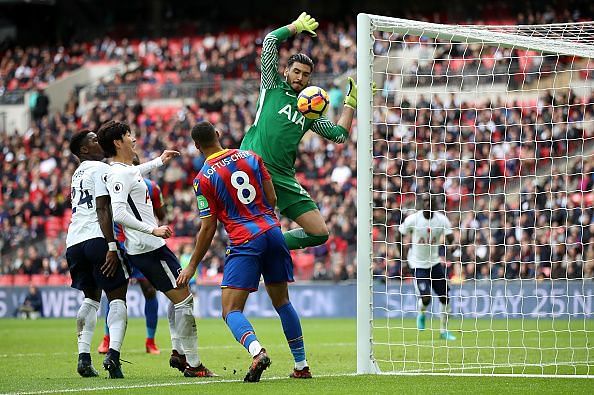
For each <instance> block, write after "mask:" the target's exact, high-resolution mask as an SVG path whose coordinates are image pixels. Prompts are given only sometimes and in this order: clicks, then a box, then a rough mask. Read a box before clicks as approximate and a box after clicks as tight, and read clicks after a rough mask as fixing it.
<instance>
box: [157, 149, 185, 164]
mask: <svg viewBox="0 0 594 395" xmlns="http://www.w3.org/2000/svg"><path fill="white" fill-rule="evenodd" d="M180 155H181V154H180V153H179V151H174V150H170V149H166V150H165V151H163V153H162V154H161V160H162V161H163V164H164V165H166V164H167V163H169V162H170V161H171V160H172V159H173V158H177V157H178V156H180Z"/></svg>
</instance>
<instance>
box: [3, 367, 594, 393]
mask: <svg viewBox="0 0 594 395" xmlns="http://www.w3.org/2000/svg"><path fill="white" fill-rule="evenodd" d="M420 374H421V375H424V376H457V377H482V378H492V377H493V378H495V377H505V378H517V379H524V378H554V379H594V376H588V375H571V376H560V375H551V374H549V375H545V374H523V375H519V374H492V375H485V374H479V373H412V372H397V373H381V375H385V376H419V375H420ZM349 376H353V377H354V376H357V374H356V373H339V374H321V375H316V377H320V378H328V377H349ZM285 379H288V377H278V376H275V377H266V378H265V379H264V381H276V380H285ZM241 382H243V380H241V379H221V380H208V381H194V380H191V381H178V382H168V383H151V384H133V385H122V386H115V385H114V386H104V387H85V388H69V389H59V390H44V391H27V392H6V393H2V394H0V395H38V394H57V393H64V392H81V391H87V392H91V391H113V390H116V391H117V390H128V389H139V388H152V387H176V386H181V385H209V384H222V383H241Z"/></svg>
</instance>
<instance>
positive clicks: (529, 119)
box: [373, 91, 594, 281]
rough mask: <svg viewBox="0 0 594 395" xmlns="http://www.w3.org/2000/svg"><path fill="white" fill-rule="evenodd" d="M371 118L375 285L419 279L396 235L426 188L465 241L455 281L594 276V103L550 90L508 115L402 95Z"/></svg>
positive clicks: (456, 257) (452, 253) (500, 109)
mask: <svg viewBox="0 0 594 395" xmlns="http://www.w3.org/2000/svg"><path fill="white" fill-rule="evenodd" d="M380 100H381V99H380ZM374 121H375V123H376V124H377V125H378V127H377V128H376V130H375V133H374V141H375V144H374V169H375V172H376V174H377V175H376V177H374V185H373V190H374V207H376V208H377V209H376V210H375V211H374V224H376V227H375V229H374V235H375V240H376V241H378V243H376V252H375V256H376V257H377V259H376V260H375V262H374V273H375V275H376V276H377V278H378V279H381V278H384V277H385V276H386V275H387V276H388V277H391V278H395V279H400V278H405V277H408V276H410V275H411V270H410V268H408V266H407V264H406V262H405V261H404V260H402V259H401V257H400V256H399V251H400V247H399V246H398V245H396V244H395V243H396V241H395V240H396V238H395V234H394V233H395V232H396V231H397V228H396V226H397V225H398V224H400V223H401V221H402V220H403V217H404V216H405V215H406V213H404V214H403V213H402V211H401V209H402V208H403V207H407V206H410V205H411V204H408V205H407V199H408V200H410V199H414V196H415V193H419V192H423V191H430V192H431V193H436V194H438V196H439V197H440V200H441V202H442V204H443V208H444V209H445V211H446V213H447V215H448V217H449V219H450V221H451V222H452V224H453V227H454V233H455V236H456V237H455V239H456V240H459V244H457V245H456V246H454V247H451V248H449V249H448V253H447V254H446V255H445V256H446V258H447V262H448V265H450V266H451V271H450V274H451V275H452V276H454V279H455V280H456V281H463V280H464V279H498V278H506V279H513V278H538V279H544V278H553V279H555V278H582V277H589V278H591V277H592V276H593V275H594V226H592V225H591V222H592V221H591V218H592V215H593V214H594V212H593V209H592V206H593V203H594V194H593V193H592V191H593V189H592V187H593V184H594V174H593V172H592V165H591V164H590V163H589V161H587V160H584V156H583V155H591V154H588V153H587V152H588V149H591V148H592V142H593V141H594V96H589V97H583V98H582V97H578V96H576V95H575V94H574V93H573V92H572V91H567V92H566V93H558V94H557V95H555V96H553V95H552V94H550V93H548V94H546V95H544V96H542V97H540V98H539V99H538V101H537V102H535V103H528V102H526V103H524V104H522V103H518V102H515V103H514V105H513V106H511V107H507V108H506V107H505V106H504V105H503V103H502V102H501V101H499V100H496V101H492V102H486V103H468V102H464V101H460V100H459V99H458V98H457V97H456V96H451V97H449V98H448V100H442V99H441V98H440V97H438V96H434V97H432V98H431V99H430V100H429V99H427V98H425V97H423V96H420V97H419V98H418V100H417V102H416V103H410V102H408V101H407V100H406V98H402V100H401V102H400V104H399V105H398V107H382V108H381V111H376V113H375V116H374ZM386 153H388V154H387V155H386ZM586 157H587V156H586ZM535 176H537V177H535ZM514 191H516V192H514ZM384 207H385V208H387V210H386V209H384ZM382 224H383V225H382ZM382 242H383V243H382ZM403 242H404V243H410V239H407V238H405V240H404V241H403Z"/></svg>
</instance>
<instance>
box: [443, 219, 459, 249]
mask: <svg viewBox="0 0 594 395" xmlns="http://www.w3.org/2000/svg"><path fill="white" fill-rule="evenodd" d="M443 218H444V225H443V227H444V234H445V244H446V246H451V247H452V250H455V249H456V247H458V246H456V245H454V241H455V237H454V231H453V230H452V224H451V223H450V220H449V219H448V218H447V217H445V216H444V217H443Z"/></svg>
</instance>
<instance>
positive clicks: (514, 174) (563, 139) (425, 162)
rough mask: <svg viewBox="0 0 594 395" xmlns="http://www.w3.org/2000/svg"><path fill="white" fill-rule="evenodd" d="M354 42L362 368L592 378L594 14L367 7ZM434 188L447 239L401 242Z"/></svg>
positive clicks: (410, 237) (408, 237) (415, 238)
mask: <svg viewBox="0 0 594 395" xmlns="http://www.w3.org/2000/svg"><path fill="white" fill-rule="evenodd" d="M357 51H358V53H357V78H358V83H359V106H358V109H357V111H358V115H357V117H358V125H357V130H358V131H357V136H358V137H357V144H358V153H357V169H358V174H357V177H358V179H357V186H358V189H357V190H358V201H357V206H358V213H357V215H358V218H357V243H358V252H357V262H358V306H357V308H358V322H357V329H358V333H357V337H358V339H357V344H358V350H357V351H358V363H357V367H358V368H357V369H358V372H359V373H366V372H391V373H405V374H417V373H438V374H439V373H441V374H521V375H582V376H583V375H587V376H593V375H594V320H593V318H594V296H593V295H594V281H593V276H594V224H593V221H592V219H593V215H594V210H593V202H594V192H593V186H594V173H593V169H594V158H593V156H592V153H593V152H594V90H593V87H594V60H592V58H594V22H583V23H572V24H554V25H538V26H453V25H439V24H432V23H424V22H417V21H409V20H402V19H394V18H387V17H379V16H373V15H366V14H361V15H359V18H358V46H357ZM373 82H375V83H376V84H377V87H378V89H377V92H376V94H375V96H372V89H371V86H372V83H373ZM425 192H426V193H429V194H430V195H431V196H432V197H433V198H435V199H436V201H437V203H438V209H439V212H440V213H441V214H444V215H445V216H446V217H447V218H448V220H449V222H450V223H451V229H452V234H453V236H454V241H453V242H452V244H451V245H449V246H446V245H445V244H446V243H445V238H444V237H441V236H440V237H431V236H430V237H429V238H424V237H418V235H417V236H415V233H412V235H411V233H408V232H407V233H406V234H404V235H401V232H400V229H401V228H400V225H401V224H402V223H403V222H404V220H405V218H407V217H408V216H410V215H413V213H415V210H416V209H419V210H420V204H421V203H422V202H421V201H420V199H419V196H420V194H422V193H425ZM433 209H434V207H433ZM420 211H421V213H419V214H422V215H424V214H423V212H422V210H420ZM423 218H424V217H423ZM427 223H430V222H427ZM423 226H425V225H423ZM427 226H430V227H431V228H432V229H426V231H427V232H428V234H431V232H435V234H439V232H438V231H436V230H435V229H433V227H434V226H437V225H435V224H434V223H432V222H431V225H427ZM422 231H425V230H424V229H422ZM421 233H422V232H421ZM415 248H417V249H418V251H420V249H422V248H427V249H430V250H431V249H432V250H434V251H435V252H436V255H437V257H438V262H439V263H438V265H439V266H440V267H442V268H443V269H444V274H443V275H442V276H441V277H439V276H437V275H435V276H433V275H431V276H430V277H431V278H430V279H427V281H426V282H425V283H424V284H428V287H429V288H430V289H431V288H433V290H431V292H430V294H431V295H432V297H431V299H430V300H431V303H430V304H429V305H428V306H427V307H426V309H427V311H426V312H425V313H424V314H421V313H420V308H421V306H424V304H423V303H419V299H420V298H419V295H420V294H424V295H427V294H428V292H427V289H426V286H425V285H424V284H421V282H423V279H422V276H428V274H422V273H425V272H422V271H420V270H419V269H418V267H419V263H415V262H414V260H412V261H411V260H409V259H408V258H409V257H410V251H411V250H412V249H415ZM405 251H409V255H408V256H405ZM430 265H433V263H431V264H430ZM415 266H416V267H417V268H415ZM434 273H439V272H438V271H437V270H435V272H434ZM415 274H416V276H415ZM444 279H445V280H446V281H447V284H448V285H449V292H448V294H447V298H444V295H438V293H439V292H440V291H439V285H440V284H443V280H444ZM420 280H421V281H420ZM421 288H424V289H421ZM423 291H424V292H423ZM439 296H441V298H440V297H439ZM444 301H445V302H447V304H444V305H442V302H444ZM423 308H425V307H423ZM447 311H449V313H446V312H447ZM420 316H423V317H424V318H423V319H424V322H420V321H419V320H420V318H419V317H420ZM423 327H424V329H423Z"/></svg>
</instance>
